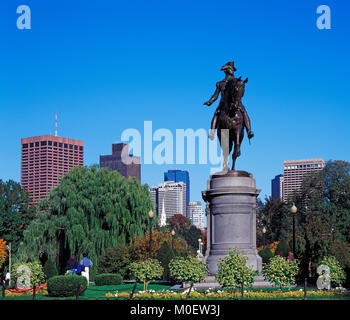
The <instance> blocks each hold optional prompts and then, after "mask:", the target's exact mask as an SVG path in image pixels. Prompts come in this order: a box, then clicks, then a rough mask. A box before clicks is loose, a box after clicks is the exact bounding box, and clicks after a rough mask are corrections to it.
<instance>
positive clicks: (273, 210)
mask: <svg viewBox="0 0 350 320" xmlns="http://www.w3.org/2000/svg"><path fill="white" fill-rule="evenodd" d="M257 207H258V211H257V242H258V243H259V244H262V242H263V241H262V238H263V234H262V229H263V227H265V229H266V233H265V241H266V242H267V243H272V242H275V241H279V240H281V239H285V238H287V237H288V236H289V234H290V233H291V232H292V217H291V214H290V211H289V210H290V207H289V206H288V205H287V204H286V203H284V202H283V201H279V200H276V199H273V198H272V197H265V201H264V202H262V201H261V200H258V205H257Z"/></svg>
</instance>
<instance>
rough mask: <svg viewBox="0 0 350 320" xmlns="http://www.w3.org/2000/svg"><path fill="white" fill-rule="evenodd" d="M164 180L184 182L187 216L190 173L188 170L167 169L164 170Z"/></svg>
mask: <svg viewBox="0 0 350 320" xmlns="http://www.w3.org/2000/svg"><path fill="white" fill-rule="evenodd" d="M165 181H175V182H181V181H182V182H183V183H185V184H186V214H185V215H186V217H188V209H187V206H188V203H189V201H190V175H189V173H188V171H183V170H168V172H164V182H165Z"/></svg>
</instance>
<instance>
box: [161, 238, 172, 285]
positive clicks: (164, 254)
mask: <svg viewBox="0 0 350 320" xmlns="http://www.w3.org/2000/svg"><path fill="white" fill-rule="evenodd" d="M173 258H175V254H174V251H173V250H172V249H171V247H170V246H169V244H168V243H167V242H165V241H164V242H163V243H162V245H161V247H160V249H159V251H158V254H157V259H158V260H159V261H160V263H161V265H162V267H163V269H164V272H163V280H164V281H169V280H170V273H169V262H170V261H171V259H173Z"/></svg>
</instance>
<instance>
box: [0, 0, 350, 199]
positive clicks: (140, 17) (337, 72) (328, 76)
mask: <svg viewBox="0 0 350 320" xmlns="http://www.w3.org/2000/svg"><path fill="white" fill-rule="evenodd" d="M21 4H25V5H28V6H30V8H31V22H32V28H31V30H18V29H17V28H16V20H17V17H18V14H17V13H16V8H17V6H18V5H21ZM322 4H326V5H329V6H330V8H331V18H332V20H331V23H332V25H331V26H332V29H330V30H319V29H318V28H317V27H316V19H317V17H318V15H317V14H316V9H317V7H318V6H319V5H322ZM349 16H350V4H349V2H348V1H340V0H324V1H323V0H322V1H321V0H308V1H302V0H295V1H276V0H270V1H253V0H246V1H234V0H230V1H203V0H202V1H172V2H170V1H164V0H163V1H133V2H126V1H107V0H99V1H95V0H90V1H78V0H77V1H73V0H69V1H68V0H60V1H56V0H50V1H42V0H23V1H22V0H21V1H15V0H2V1H1V3H0V39H1V41H0V111H1V117H0V137H1V138H0V150H1V151H0V152H1V154H0V179H3V180H7V179H14V180H16V181H20V139H21V138H22V137H30V136H35V135H42V134H50V133H51V134H54V117H55V111H56V110H58V114H59V135H60V136H63V137H70V138H74V139H81V140H84V141H85V146H86V150H85V157H86V161H85V164H86V165H91V164H94V163H98V161H99V156H100V155H101V154H110V153H111V144H112V143H113V142H117V141H120V137H121V133H122V132H123V130H125V129H128V128H136V129H138V130H140V131H141V132H142V130H143V124H144V121H146V120H149V121H152V122H153V130H156V129H159V128H168V129H169V130H171V131H172V132H173V133H174V134H175V130H176V129H187V128H192V129H194V130H196V129H198V128H209V125H210V121H211V118H212V115H213V113H214V111H215V108H216V106H217V103H216V104H215V105H212V106H211V107H206V106H203V103H204V102H205V101H207V100H208V99H209V98H210V96H211V95H212V93H213V92H214V89H215V83H216V81H218V80H221V79H222V78H223V73H222V72H221V71H220V67H221V66H222V65H223V64H225V63H226V62H228V61H230V60H234V62H235V65H236V67H237V69H238V70H237V71H236V73H235V75H236V76H240V75H242V76H243V77H249V82H248V84H247V85H246V91H245V96H244V99H243V103H244V105H245V106H246V108H247V110H248V114H249V115H250V117H251V121H252V127H253V131H254V132H255V137H254V138H253V139H252V141H251V143H252V144H251V145H249V144H248V142H247V140H245V141H244V142H243V146H242V152H243V155H242V156H241V157H240V158H239V159H238V160H237V169H240V170H246V171H250V172H252V173H253V176H254V177H255V179H256V184H257V188H259V189H262V191H261V194H260V195H261V197H264V196H265V195H270V193H271V179H272V178H273V177H274V176H275V175H277V174H279V173H281V172H282V163H283V160H294V159H304V158H323V159H325V160H329V159H333V160H336V159H337V160H338V159H339V160H347V161H350V148H349V138H350V132H349V120H350V111H349V101H350V99H349V98H350V85H349V79H348V77H349V74H350V67H349V61H348V59H349V57H350V55H349V46H350V45H349V31H350V27H349V23H350V22H349V21H350V19H349ZM156 145H157V143H154V147H155V146H156ZM175 168H177V169H183V170H188V171H189V172H190V179H191V200H201V190H204V189H205V187H206V179H207V178H208V176H209V170H210V165H199V164H198V163H196V164H195V165H164V166H159V165H143V166H142V183H148V184H149V185H155V184H158V183H160V182H162V181H163V172H164V171H166V170H168V169H175Z"/></svg>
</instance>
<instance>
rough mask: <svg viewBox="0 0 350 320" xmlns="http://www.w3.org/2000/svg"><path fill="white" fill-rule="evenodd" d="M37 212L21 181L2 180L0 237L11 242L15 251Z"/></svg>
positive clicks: (0, 185) (0, 186)
mask: <svg viewBox="0 0 350 320" xmlns="http://www.w3.org/2000/svg"><path fill="white" fill-rule="evenodd" d="M35 212H36V209H35V207H34V206H33V205H32V204H31V200H30V198H29V195H28V193H27V192H26V191H25V190H23V189H22V188H21V186H20V184H19V183H17V182H15V181H13V180H9V181H7V182H3V181H2V180H0V237H1V238H3V239H4V240H6V241H7V243H9V242H11V247H12V251H13V252H16V250H17V248H18V245H19V243H20V242H21V241H22V240H23V233H24V230H25V229H26V227H27V226H28V224H29V223H30V221H31V220H32V219H33V218H34V216H35Z"/></svg>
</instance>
